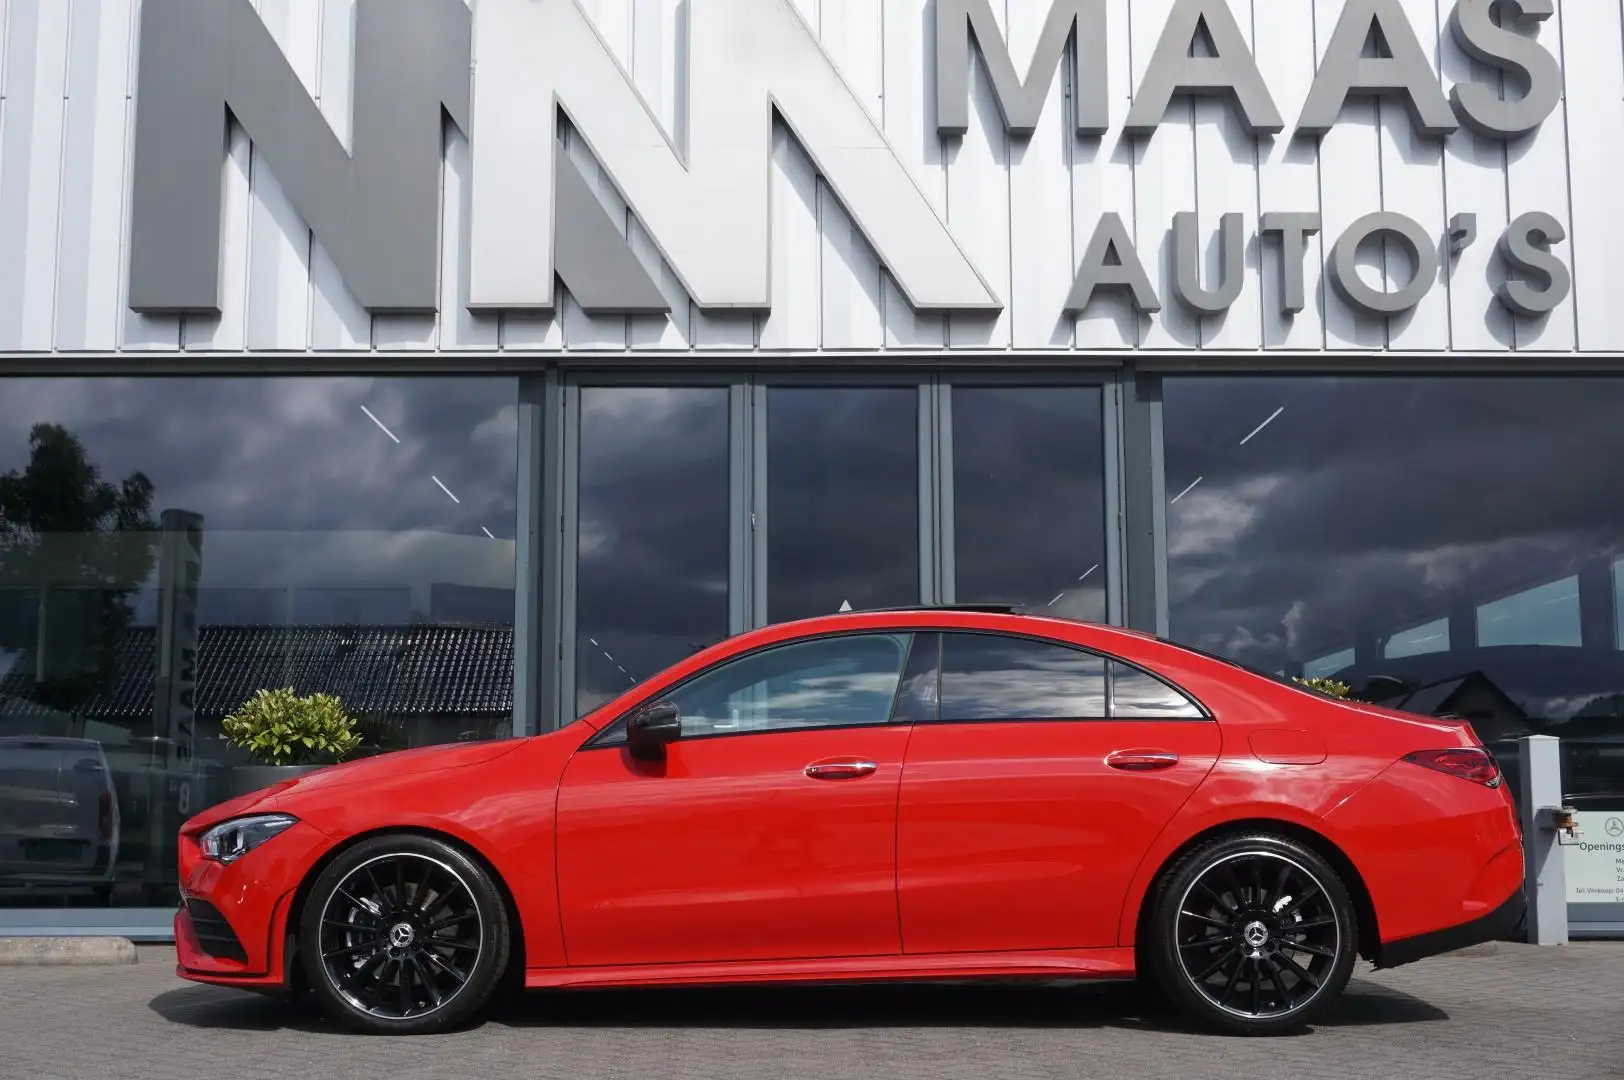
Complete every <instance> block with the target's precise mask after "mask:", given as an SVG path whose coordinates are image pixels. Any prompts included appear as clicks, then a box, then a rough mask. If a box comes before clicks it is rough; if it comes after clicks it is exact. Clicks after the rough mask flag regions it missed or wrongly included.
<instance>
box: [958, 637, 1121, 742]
mask: <svg viewBox="0 0 1624 1080" xmlns="http://www.w3.org/2000/svg"><path fill="white" fill-rule="evenodd" d="M1105 715H1106V712H1105V658H1104V657H1101V656H1096V655H1094V654H1093V653H1087V652H1083V651H1082V650H1080V649H1073V648H1070V647H1068V646H1065V645H1057V644H1054V643H1053V642H1047V641H1035V640H1033V639H1030V638H1018V637H1001V636H998V635H995V634H944V635H943V636H942V685H941V719H942V720H943V721H944V722H949V723H952V722H959V723H964V722H973V721H978V720H1098V719H1101V718H1103V717H1104V716H1105Z"/></svg>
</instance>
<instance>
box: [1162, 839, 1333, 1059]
mask: <svg viewBox="0 0 1624 1080" xmlns="http://www.w3.org/2000/svg"><path fill="white" fill-rule="evenodd" d="M1146 933H1147V936H1148V939H1149V940H1148V941H1147V942H1146V949H1145V955H1146V956H1147V959H1148V962H1149V966H1150V972H1151V976H1152V978H1153V979H1154V981H1155V983H1156V985H1157V986H1158V988H1159V989H1160V990H1161V991H1162V993H1163V994H1164V995H1166V997H1167V998H1168V999H1170V1000H1171V1001H1172V1003H1173V1004H1175V1005H1176V1006H1178V1008H1179V1009H1180V1010H1181V1011H1183V1012H1184V1013H1185V1014H1187V1015H1188V1016H1190V1017H1191V1018H1192V1019H1194V1020H1195V1021H1197V1022H1198V1023H1200V1024H1201V1025H1202V1026H1204V1027H1207V1028H1209V1029H1212V1030H1214V1031H1218V1032H1221V1033H1224V1034H1229V1035H1288V1034H1293V1033H1295V1032H1298V1031H1301V1030H1302V1029H1303V1028H1305V1027H1307V1026H1308V1025H1309V1024H1312V1023H1313V1022H1314V1021H1316V1020H1318V1019H1320V1018H1322V1017H1323V1016H1325V1014H1326V1012H1327V1010H1329V1009H1330V1008H1331V1007H1332V1006H1333V1005H1335V1003H1336V1000H1337V998H1338V997H1340V996H1341V994H1342V991H1343V990H1344V989H1345V988H1346V987H1347V985H1348V979H1349V978H1350V977H1351V976H1352V974H1353V965H1354V963H1355V961H1356V960H1357V958H1358V952H1359V944H1358V943H1359V927H1358V922H1357V914H1356V912H1355V909H1354V906H1353V901H1352V899H1351V898H1350V897H1349V895H1348V889H1347V886H1346V885H1345V884H1344V883H1343V881H1342V879H1341V877H1340V876H1338V874H1337V872H1336V871H1335V870H1334V869H1333V868H1332V867H1331V865H1330V864H1329V863H1327V862H1326V861H1325V860H1324V859H1323V858H1321V857H1320V856H1319V854H1318V853H1316V852H1315V851H1314V850H1313V849H1311V848H1309V847H1307V846H1305V845H1304V844H1301V843H1299V842H1297V841H1295V840H1292V839H1288V838H1287V837H1284V836H1277V835H1273V834H1269V833H1251V834H1243V835H1235V836H1225V837H1219V838H1217V839H1214V840H1212V841H1210V842H1208V843H1205V844H1202V845H1201V846H1200V847H1198V848H1196V849H1195V850H1193V851H1191V852H1189V853H1188V854H1186V855H1185V856H1184V857H1183V858H1181V859H1179V860H1178V861H1177V862H1176V863H1174V864H1173V865H1172V866H1170V867H1169V868H1168V869H1167V871H1166V872H1165V873H1164V874H1163V875H1162V876H1161V880H1160V883H1159V886H1158V888H1157V891H1156V895H1155V897H1154V901H1153V906H1152V909H1151V917H1150V922H1149V925H1148V926H1147V927H1146Z"/></svg>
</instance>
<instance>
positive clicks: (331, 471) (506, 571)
mask: <svg viewBox="0 0 1624 1080" xmlns="http://www.w3.org/2000/svg"><path fill="white" fill-rule="evenodd" d="M5 391H6V404H7V408H6V409H5V410H4V412H3V413H0V470H10V469H21V468H23V467H25V466H26V465H27V462H28V433H29V430H30V428H31V427H32V426H33V425H34V424H36V423H41V422H51V423H57V424H61V425H62V426H64V427H66V428H67V429H68V430H69V431H71V432H73V433H74V434H75V435H77V436H78V437H79V438H80V440H81V441H82V442H83V443H84V444H85V448H86V451H87V453H88V454H89V457H90V459H91V461H93V462H94V463H95V464H96V465H97V466H98V467H99V468H100V469H101V471H102V473H103V476H104V478H107V479H110V480H113V481H118V480H121V479H122V478H123V477H124V476H126V475H128V474H129V473H131V472H134V471H141V472H144V473H146V474H147V476H149V477H150V478H151V480H152V481H153V483H154V485H155V487H156V497H155V498H154V500H153V514H154V516H155V517H156V516H157V514H159V513H160V512H161V511H163V510H165V509H171V508H174V509H184V510H189V511H193V512H195V513H199V514H202V515H203V517H204V530H205V532H204V566H203V582H202V585H203V590H204V611H203V615H204V618H205V619H206V620H213V621H259V620H260V619H263V618H265V617H267V616H269V615H270V614H272V613H274V612H277V611H280V612H281V613H282V615H281V617H282V618H289V617H298V616H299V612H300V611H301V610H302V611H303V612H304V613H305V615H306V616H308V617H311V618H312V621H324V617H323V616H322V615H321V612H323V611H327V612H330V613H334V615H333V617H336V613H337V612H338V608H343V607H345V605H338V608H335V607H334V606H333V605H331V604H323V603H319V602H313V601H312V600H311V597H312V596H315V595H318V594H320V593H322V592H327V593H333V592H342V591H345V590H350V591H356V592H361V591H366V590H395V591H396V593H397V595H398V594H402V593H403V594H404V595H405V596H406V597H407V599H406V600H405V601H404V603H403V604H396V605H395V606H394V608H393V609H392V610H395V611H397V612H398V617H399V618H402V619H404V618H410V617H413V616H414V615H415V616H416V617H432V612H431V610H430V605H429V599H430V594H431V592H432V591H433V588H434V586H435V585H436V584H440V585H465V586H468V587H471V588H475V589H485V590H490V591H492V592H493V593H494V594H496V602H494V603H491V604H480V605H478V606H479V607H480V609H481V611H482V612H487V611H488V614H487V617H488V618H490V619H502V620H504V621H511V618H512V601H511V598H512V591H511V590H512V588H513V541H512V537H513V534H514V522H515V507H516V499H517V446H518V424H517V408H516V403H517V380H515V379H513V378H511V377H495V378H483V377H482V378H432V379H431V378H303V377H292V378H194V377H186V378H156V377H154V378H117V379H114V378H95V379H71V378H70V379H45V378H40V379H8V380H6V385H5ZM368 412H370V413H371V414H372V417H375V418H376V420H377V421H381V423H382V424H383V425H387V428H388V432H387V433H386V432H385V431H384V430H383V429H382V427H381V426H380V424H379V423H378V422H375V421H374V419H373V418H371V417H369V416H368ZM293 590H304V596H305V599H304V601H303V602H302V607H301V602H300V601H299V600H298V599H297V597H296V596H295V595H294V592H292V591H293ZM148 591H150V587H149V590H148ZM273 594H275V595H277V596H279V597H280V599H276V600H275V601H274V602H273V601H272V600H271V599H270V597H271V596H272V595H273ZM502 594H505V597H506V605H505V608H504V606H503V604H502V603H501V602H500V600H501V595H502ZM233 597H235V598H237V599H238V600H240V601H241V602H240V603H236V602H235V601H234V600H233ZM211 598H212V601H211ZM148 599H149V598H148ZM148 599H143V600H141V601H140V602H138V612H140V613H143V614H146V615H148V617H150V610H149V609H150V607H151V604H150V603H149V602H148ZM211 602H212V603H213V605H214V606H213V609H212V610H211V609H210V604H211ZM350 606H351V607H355V605H350ZM356 610H362V611H364V610H367V605H365V604H361V605H359V607H357V608H356ZM374 610H376V609H374ZM504 610H505V615H504V614H502V612H503V611H504ZM381 621H394V619H388V620H381Z"/></svg>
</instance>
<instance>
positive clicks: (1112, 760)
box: [1105, 750, 1179, 772]
mask: <svg viewBox="0 0 1624 1080" xmlns="http://www.w3.org/2000/svg"><path fill="white" fill-rule="evenodd" d="M1105 763H1106V764H1107V765H1109V766H1111V768H1113V769H1121V770H1122V771H1123V772H1155V771H1157V770H1159V769H1171V768H1172V767H1173V766H1175V765H1177V764H1178V763H1179V756H1178V755H1177V754H1175V753H1173V752H1172V751H1171V750H1118V751H1117V752H1116V753H1114V754H1109V755H1107V756H1106V758H1105Z"/></svg>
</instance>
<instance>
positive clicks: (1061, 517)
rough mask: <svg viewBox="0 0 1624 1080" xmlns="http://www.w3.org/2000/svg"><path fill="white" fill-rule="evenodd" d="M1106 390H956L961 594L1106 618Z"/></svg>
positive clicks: (955, 454)
mask: <svg viewBox="0 0 1624 1080" xmlns="http://www.w3.org/2000/svg"><path fill="white" fill-rule="evenodd" d="M1102 404H1103V397H1102V395H1101V392H1100V391H1099V390H1098V389H1097V388H1093V387H1064V386H1054V387H1009V388H1003V387H998V388H994V387H980V388H967V387H955V388H954V390H953V516H954V529H955V544H954V549H955V550H954V562H955V569H956V573H957V593H958V599H959V600H960V601H963V602H978V601H979V602H1000V603H1001V602H1010V603H1018V604H1022V605H1025V606H1027V607H1029V608H1031V609H1032V610H1035V611H1042V612H1047V613H1051V614H1058V615H1064V616H1068V617H1071V618H1081V619H1090V620H1102V619H1104V618H1105V615H1106V605H1105V584H1106V569H1105V565H1104V564H1105V552H1104V544H1105V488H1104V476H1105V460H1104V454H1105V451H1104V422H1103V419H1102V414H1101V409H1102Z"/></svg>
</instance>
